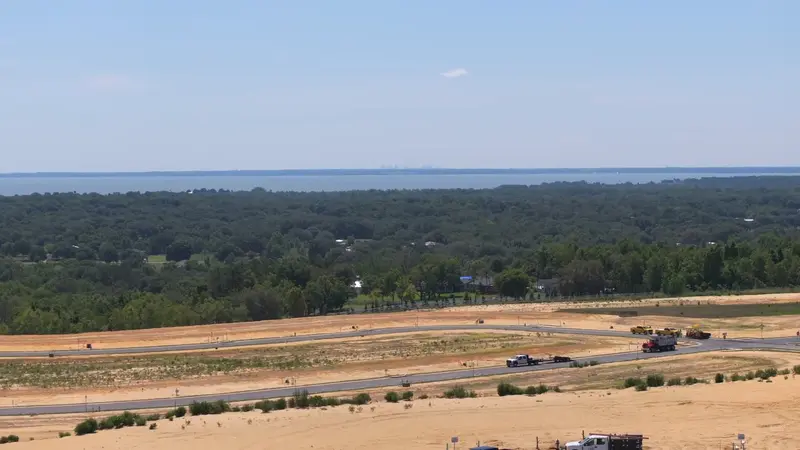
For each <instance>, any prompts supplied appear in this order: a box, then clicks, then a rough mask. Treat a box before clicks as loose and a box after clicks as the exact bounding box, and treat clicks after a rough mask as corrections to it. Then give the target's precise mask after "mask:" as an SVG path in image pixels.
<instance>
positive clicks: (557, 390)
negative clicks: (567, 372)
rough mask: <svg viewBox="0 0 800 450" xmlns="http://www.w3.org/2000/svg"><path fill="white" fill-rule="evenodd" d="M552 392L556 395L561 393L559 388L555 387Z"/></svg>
mask: <svg viewBox="0 0 800 450" xmlns="http://www.w3.org/2000/svg"><path fill="white" fill-rule="evenodd" d="M553 392H556V393H558V392H561V388H560V387H558V386H556V387H554V388H553Z"/></svg>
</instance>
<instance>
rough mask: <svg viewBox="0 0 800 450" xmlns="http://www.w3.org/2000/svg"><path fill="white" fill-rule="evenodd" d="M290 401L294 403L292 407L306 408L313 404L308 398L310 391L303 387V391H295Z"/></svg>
mask: <svg viewBox="0 0 800 450" xmlns="http://www.w3.org/2000/svg"><path fill="white" fill-rule="evenodd" d="M289 403H290V404H291V403H294V406H292V408H301V409H306V408H308V407H309V406H311V402H310V401H309V400H308V391H307V390H305V389H303V390H302V391H299V390H297V391H294V394H292V398H290V399H289Z"/></svg>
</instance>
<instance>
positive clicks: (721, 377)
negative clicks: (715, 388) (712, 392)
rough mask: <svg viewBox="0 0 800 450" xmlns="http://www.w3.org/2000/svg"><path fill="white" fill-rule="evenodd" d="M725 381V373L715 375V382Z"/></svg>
mask: <svg viewBox="0 0 800 450" xmlns="http://www.w3.org/2000/svg"><path fill="white" fill-rule="evenodd" d="M723 381H725V375H723V374H721V373H718V374H716V375H714V383H722V382H723Z"/></svg>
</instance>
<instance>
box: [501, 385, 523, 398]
mask: <svg viewBox="0 0 800 450" xmlns="http://www.w3.org/2000/svg"><path fill="white" fill-rule="evenodd" d="M523 392H524V391H523V390H522V388H521V387H519V386H514V385H513V384H511V383H507V382H505V381H504V382H502V383H500V384H498V385H497V395H499V396H500V397H505V396H506V395H522V394H523Z"/></svg>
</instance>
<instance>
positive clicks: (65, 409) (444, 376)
mask: <svg viewBox="0 0 800 450" xmlns="http://www.w3.org/2000/svg"><path fill="white" fill-rule="evenodd" d="M484 329H492V330H504V331H529V332H551V333H567V334H578V335H593V336H614V337H631V334H630V333H627V332H622V331H614V330H586V329H574V328H556V327H552V328H551V327H541V326H519V325H516V326H515V325H433V326H420V327H398V328H383V329H375V330H363V331H354V332H346V333H325V334H316V335H304V336H291V337H278V338H264V339H252V340H247V341H231V342H226V343H220V344H219V345H218V346H219V347H242V346H247V345H264V344H279V343H288V342H303V341H316V340H324V339H339V338H343V337H357V336H362V335H363V336H375V335H387V334H396V333H408V332H415V331H453V330H456V331H458V330H462V331H475V330H484ZM682 342H684V343H687V342H691V343H692V344H693V345H688V346H681V347H680V348H679V350H678V351H676V352H666V353H641V352H631V353H618V354H611V355H603V356H595V357H587V358H578V359H577V360H578V361H588V360H594V361H597V362H599V363H601V364H604V363H614V362H622V361H632V360H643V359H650V358H658V357H664V356H672V355H682V354H693V353H700V352H709V351H717V350H766V349H769V350H796V351H800V340H798V339H797V338H796V337H791V338H771V339H763V340H762V339H736V340H734V339H728V340H719V339H709V340H705V341H688V340H682ZM215 346H216V344H206V343H204V344H189V345H168V346H158V347H139V348H131V349H107V353H105V354H109V353H116V354H118V353H153V352H164V351H181V350H197V349H207V348H214V347H215ZM101 351H102V350H101V349H97V350H88V351H87V350H79V351H63V352H56V353H57V355H75V354H86V353H89V354H97V353H100V352H101ZM44 354H45V355H46V354H47V352H44ZM8 355H11V356H28V357H30V356H42V352H4V353H0V356H6V357H7V356H8ZM568 364H569V363H560V364H543V365H538V366H530V367H518V368H508V367H503V366H499V367H486V368H475V369H463V370H455V371H448V372H437V373H426V374H418V375H409V376H407V377H403V378H402V379H401V378H397V377H382V378H372V379H365V380H353V381H343V382H337V383H328V384H316V385H307V386H300V387H293V386H292V387H285V388H272V389H259V390H253V391H245V392H235V393H229V394H210V395H199V396H191V397H179V398H160V399H143V400H126V401H114V402H91V403H78V404H62V405H42V406H16V407H11V408H0V416H12V415H32V414H65V413H82V412H96V411H121V410H137V409H150V408H169V407H174V406H177V405H188V404H190V403H192V402H194V401H214V400H220V399H222V400H227V401H231V402H233V401H253V400H261V399H264V398H277V397H289V396H291V395H292V393H293V392H294V391H295V389H297V388H300V389H305V390H307V391H308V392H309V393H310V394H318V393H324V392H337V391H338V392H341V391H357V390H366V389H374V388H383V387H398V388H399V387H400V385H401V383H402V381H403V380H406V381H408V382H410V383H412V384H416V383H430V382H437V381H452V380H459V379H468V378H472V377H484V376H492V375H504V374H512V373H518V372H533V371H542V370H552V369H557V368H562V367H567V366H568Z"/></svg>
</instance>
